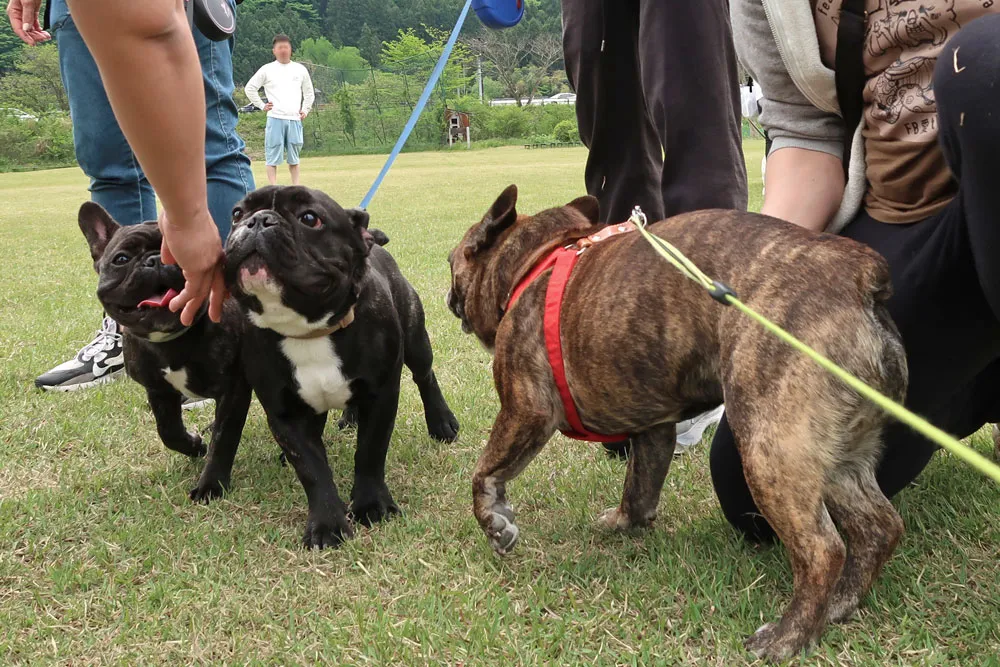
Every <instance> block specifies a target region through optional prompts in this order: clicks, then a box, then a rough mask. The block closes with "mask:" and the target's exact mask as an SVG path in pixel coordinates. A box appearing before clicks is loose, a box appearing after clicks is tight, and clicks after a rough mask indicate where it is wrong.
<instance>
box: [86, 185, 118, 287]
mask: <svg viewBox="0 0 1000 667" xmlns="http://www.w3.org/2000/svg"><path fill="white" fill-rule="evenodd" d="M77 221H78V222H79V223H80V231H82V232H83V235H84V236H85V237H87V244H88V245H89V246H90V256H91V257H93V258H94V270H95V271H96V270H97V262H99V261H100V259H101V256H102V255H103V254H104V250H105V249H106V248H107V247H108V243H109V242H110V241H111V237H112V236H114V235H115V232H117V231H118V228H119V224H118V223H117V222H115V221H114V219H113V218H112V217H111V215H110V214H109V213H108V212H107V211H105V210H104V207H103V206H101V205H100V204H96V203H94V202H91V201H88V202H85V203H84V204H83V205H82V206H81V207H80V212H79V213H78V214H77Z"/></svg>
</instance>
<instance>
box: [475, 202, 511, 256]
mask: <svg viewBox="0 0 1000 667" xmlns="http://www.w3.org/2000/svg"><path fill="white" fill-rule="evenodd" d="M516 221H517V186H516V185H508V186H507V189H506V190H504V191H503V192H501V193H500V196H499V197H497V200H496V201H495V202H493V206H491V207H490V210H489V212H488V213H487V214H486V215H485V216H483V220H482V222H480V223H479V226H478V227H477V228H476V230H475V231H474V232H473V233H472V235H471V236H470V237H469V244H468V245H467V246H466V250H465V252H466V254H467V255H468V256H470V257H471V256H472V255H475V254H477V253H480V252H482V251H483V250H486V249H487V248H490V247H492V245H493V244H494V243H496V240H497V238H499V237H500V234H502V233H503V232H504V230H506V229H507V228H508V227H510V226H511V225H513V224H514V223H515V222H516Z"/></svg>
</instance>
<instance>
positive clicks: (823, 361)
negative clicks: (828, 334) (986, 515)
mask: <svg viewBox="0 0 1000 667" xmlns="http://www.w3.org/2000/svg"><path fill="white" fill-rule="evenodd" d="M630 220H631V222H633V223H634V224H635V226H636V229H638V230H639V233H640V234H642V236H643V238H645V239H646V240H647V241H648V242H649V243H650V245H652V246H653V248H654V249H655V250H656V252H658V253H659V254H660V255H661V256H662V257H663V258H664V259H666V260H667V261H668V262H670V263H671V264H672V265H673V266H674V267H675V268H677V270H678V271H680V272H681V273H683V274H684V275H685V276H687V277H688V278H690V279H691V280H693V281H694V282H696V283H698V284H699V285H701V286H702V287H703V288H705V290H706V291H707V292H708V293H709V294H710V295H711V296H712V298H714V299H715V300H716V301H718V302H719V303H722V304H723V305H728V306H733V307H735V308H736V309H737V310H739V311H741V312H742V313H744V314H745V315H747V316H748V317H750V318H751V319H753V320H755V321H756V322H757V323H758V324H760V325H761V326H762V327H764V328H765V329H767V330H768V331H770V332H771V333H772V334H774V335H775V336H777V337H778V338H780V339H781V340H783V341H784V342H786V343H788V344H789V345H791V346H792V347H793V348H795V349H796V350H798V351H799V352H801V353H802V354H804V355H806V356H807V357H809V358H810V359H812V360H813V361H815V362H816V363H817V364H819V365H820V366H821V367H823V368H824V369H826V370H827V371H829V372H830V373H831V374H832V375H833V376H834V377H836V378H837V379H838V380H840V381H841V382H843V383H844V384H846V385H847V386H848V387H850V388H851V389H853V390H854V391H856V392H858V394H860V395H861V396H863V397H864V398H867V399H868V400H869V401H871V402H872V403H874V404H875V405H877V406H879V407H880V408H882V409H883V410H885V411H886V412H887V413H889V414H890V415H892V416H893V417H895V418H896V419H898V420H899V421H901V422H903V423H904V424H906V425H907V426H909V427H910V428H912V429H913V430H915V431H917V432H918V433H920V434H921V435H923V436H924V437H926V438H927V439H929V440H932V441H933V442H936V443H937V444H939V445H941V447H943V448H945V449H947V450H948V451H949V452H951V453H952V454H954V455H955V456H957V457H958V458H960V459H962V460H963V461H965V462H966V463H968V464H969V465H971V466H972V467H973V468H975V469H976V470H978V471H979V472H981V473H983V474H984V475H986V476H987V477H990V478H992V479H993V480H994V481H996V482H997V483H1000V466H998V465H996V464H995V463H993V462H992V461H990V460H989V459H987V458H986V457H985V456H983V455H982V454H980V453H979V452H977V451H976V450H974V449H972V448H971V447H969V446H968V445H965V444H963V443H962V442H960V441H959V440H958V439H956V438H954V437H952V436H950V435H948V434H947V433H945V432H944V431H942V430H941V429H939V428H938V427H937V426H934V424H931V423H930V422H929V421H927V420H926V419H924V418H923V417H920V416H918V415H916V414H914V413H912V412H910V411H909V410H907V409H906V408H904V407H903V406H902V405H900V404H899V403H897V402H895V401H893V400H892V399H891V398H889V397H887V396H885V395H884V394H882V393H881V392H879V391H877V390H875V389H873V388H871V387H869V386H868V385H867V384H865V383H864V382H862V381H861V380H859V379H858V378H856V377H854V376H853V375H851V374H850V373H848V372H847V371H845V370H844V369H843V368H841V367H840V366H838V365H837V364H835V363H833V362H832V361H830V360H829V359H827V358H826V357H824V356H823V355H822V354H820V353H819V352H817V351H816V350H814V349H812V348H811V347H809V346H808V345H806V344H805V343H803V342H802V341H800V340H799V339H798V338H796V337H795V336H793V335H792V334H790V333H788V332H787V331H785V330H784V329H782V328H781V327H779V326H778V325H777V324H775V323H774V322H771V321H770V320H768V319H767V318H766V317H764V316H763V315H761V314H760V313H758V312H757V311H755V310H754V309H752V308H750V307H749V306H747V305H746V304H745V303H743V302H742V301H740V300H739V299H738V298H736V294H735V293H734V292H733V291H732V290H731V289H730V288H729V287H727V286H726V285H723V284H722V283H719V282H717V281H715V280H712V279H711V278H709V277H708V276H707V275H705V274H704V273H703V272H702V271H701V269H699V268H698V267H697V266H696V265H695V264H694V262H692V261H691V260H690V259H688V258H687V257H685V256H684V254H683V253H682V252H681V251H679V250H678V249H677V248H675V247H674V246H672V245H671V244H670V243H668V242H667V241H665V240H663V239H661V238H660V237H659V236H655V235H653V234H650V233H649V231H648V230H647V229H646V215H645V214H644V213H643V212H642V211H641V210H640V209H639V207H638V206H636V207H635V209H634V210H633V211H632V217H631V218H630Z"/></svg>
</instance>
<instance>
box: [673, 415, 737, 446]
mask: <svg viewBox="0 0 1000 667" xmlns="http://www.w3.org/2000/svg"><path fill="white" fill-rule="evenodd" d="M725 410H726V406H725V405H720V406H719V407H717V408H715V409H714V410H709V411H708V412H703V413H702V414H700V415H698V416H697V417H693V418H691V419H685V420H684V421H682V422H677V446H676V447H675V448H674V456H677V455H678V454H683V453H684V452H686V451H687V450H688V449H690V448H691V447H694V446H695V445H697V444H698V443H699V442H701V436H703V435H704V434H705V429H707V428H708V427H709V426H711V425H713V424H718V423H719V420H721V419H722V413H723V412H725Z"/></svg>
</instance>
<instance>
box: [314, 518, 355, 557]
mask: <svg viewBox="0 0 1000 667" xmlns="http://www.w3.org/2000/svg"><path fill="white" fill-rule="evenodd" d="M352 537H354V527H353V526H351V522H350V521H349V520H348V518H347V516H346V515H344V514H341V515H340V516H337V517H328V518H316V517H312V516H310V517H309V520H308V521H306V532H305V535H303V536H302V546H304V547H305V548H306V549H327V548H329V549H336V548H337V547H339V546H340V545H341V543H342V542H343V541H344V540H349V539H351V538H352Z"/></svg>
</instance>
